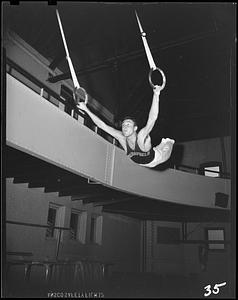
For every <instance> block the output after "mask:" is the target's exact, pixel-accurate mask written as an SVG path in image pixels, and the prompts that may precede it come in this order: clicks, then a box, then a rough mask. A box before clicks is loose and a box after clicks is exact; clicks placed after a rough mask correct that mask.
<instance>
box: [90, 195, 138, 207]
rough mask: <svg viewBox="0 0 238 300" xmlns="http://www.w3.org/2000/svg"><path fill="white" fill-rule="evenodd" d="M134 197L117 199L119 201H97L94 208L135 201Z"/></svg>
mask: <svg viewBox="0 0 238 300" xmlns="http://www.w3.org/2000/svg"><path fill="white" fill-rule="evenodd" d="M135 198H136V197H130V198H119V199H112V200H108V201H97V202H96V203H95V205H94V206H105V205H111V204H115V203H122V202H127V201H132V200H135Z"/></svg>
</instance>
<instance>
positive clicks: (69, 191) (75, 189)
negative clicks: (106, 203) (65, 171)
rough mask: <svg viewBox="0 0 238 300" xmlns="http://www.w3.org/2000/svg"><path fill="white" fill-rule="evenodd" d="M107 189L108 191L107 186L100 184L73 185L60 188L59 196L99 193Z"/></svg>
mask: <svg viewBox="0 0 238 300" xmlns="http://www.w3.org/2000/svg"><path fill="white" fill-rule="evenodd" d="M105 191H108V190H107V189H106V188H105V187H100V186H91V185H88V186H86V187H85V186H82V187H81V186H80V185H77V186H72V187H70V186H69V187H67V188H62V187H61V188H60V189H59V196H69V195H73V194H75V193H76V194H77V193H79V194H99V193H102V192H103V193H104V192H105Z"/></svg>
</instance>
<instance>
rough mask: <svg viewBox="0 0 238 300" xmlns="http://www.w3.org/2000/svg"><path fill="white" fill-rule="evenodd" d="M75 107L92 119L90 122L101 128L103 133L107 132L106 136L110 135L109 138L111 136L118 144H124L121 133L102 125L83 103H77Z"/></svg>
mask: <svg viewBox="0 0 238 300" xmlns="http://www.w3.org/2000/svg"><path fill="white" fill-rule="evenodd" d="M77 107H78V108H79V109H81V110H83V111H85V112H86V113H87V114H88V115H89V117H90V118H91V119H92V121H93V122H94V123H95V124H96V125H97V126H98V127H99V128H101V129H102V130H103V131H105V132H107V133H108V134H110V135H111V136H113V137H114V138H115V139H117V140H118V141H119V142H120V143H123V142H124V137H123V135H122V133H121V131H119V130H117V129H115V128H113V127H111V126H109V125H107V124H106V123H104V122H103V121H102V120H101V119H100V118H99V117H98V116H96V115H95V114H94V113H92V112H91V111H90V110H89V108H88V107H87V105H86V104H85V103H84V102H79V104H78V105H77Z"/></svg>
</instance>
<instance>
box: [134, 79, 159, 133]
mask: <svg viewBox="0 0 238 300" xmlns="http://www.w3.org/2000/svg"><path fill="white" fill-rule="evenodd" d="M160 90H161V87H160V86H158V85H156V86H155V88H154V95H153V99H152V105H151V108H150V112H149V117H148V120H147V123H146V126H145V127H144V128H142V129H141V130H140V132H139V134H138V135H139V136H140V137H142V138H145V137H147V136H148V135H149V133H150V132H151V130H152V129H153V127H154V125H155V122H156V120H157V118H158V115H159V95H160Z"/></svg>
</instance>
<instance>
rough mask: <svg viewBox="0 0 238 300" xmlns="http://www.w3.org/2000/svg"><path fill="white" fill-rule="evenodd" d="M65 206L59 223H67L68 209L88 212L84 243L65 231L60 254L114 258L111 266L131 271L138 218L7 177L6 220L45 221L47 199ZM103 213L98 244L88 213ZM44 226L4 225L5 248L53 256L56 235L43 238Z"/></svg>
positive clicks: (136, 251) (136, 258) (137, 256)
mask: <svg viewBox="0 0 238 300" xmlns="http://www.w3.org/2000/svg"><path fill="white" fill-rule="evenodd" d="M50 202H51V203H55V204H58V205H62V206H63V207H64V208H65V215H64V220H63V223H62V225H61V226H63V227H69V222H70V213H71V209H72V208H74V209H78V210H82V211H85V212H86V213H87V228H86V241H85V244H83V243H81V242H79V241H74V240H69V238H68V236H67V232H65V233H66V234H65V235H64V236H63V240H62V242H61V244H60V251H59V257H60V258H79V257H88V258H92V259H99V260H103V261H112V262H115V266H114V267H113V269H112V270H116V271H124V272H126V271H128V272H130V271H133V272H136V271H138V270H139V268H140V222H139V221H136V220H134V219H131V218H128V217H123V216H114V215H112V214H108V213H102V212H101V208H100V207H97V208H95V207H93V206H92V205H91V204H90V205H83V204H82V202H81V201H71V198H70V197H58V194H57V193H44V191H43V189H42V188H28V186H27V184H13V179H7V181H6V220H9V221H19V222H26V223H34V224H41V225H47V215H48V207H49V203H50ZM92 214H96V215H101V216H103V226H102V242H101V245H99V244H93V243H90V242H89V231H90V217H91V215H92ZM45 233H46V229H44V228H43V229H42V228H36V227H27V226H20V225H13V224H7V225H6V250H7V251H14V252H15V251H19V252H32V253H33V254H34V256H33V258H35V259H45V258H49V259H53V258H54V257H55V253H56V239H54V238H45Z"/></svg>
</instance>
